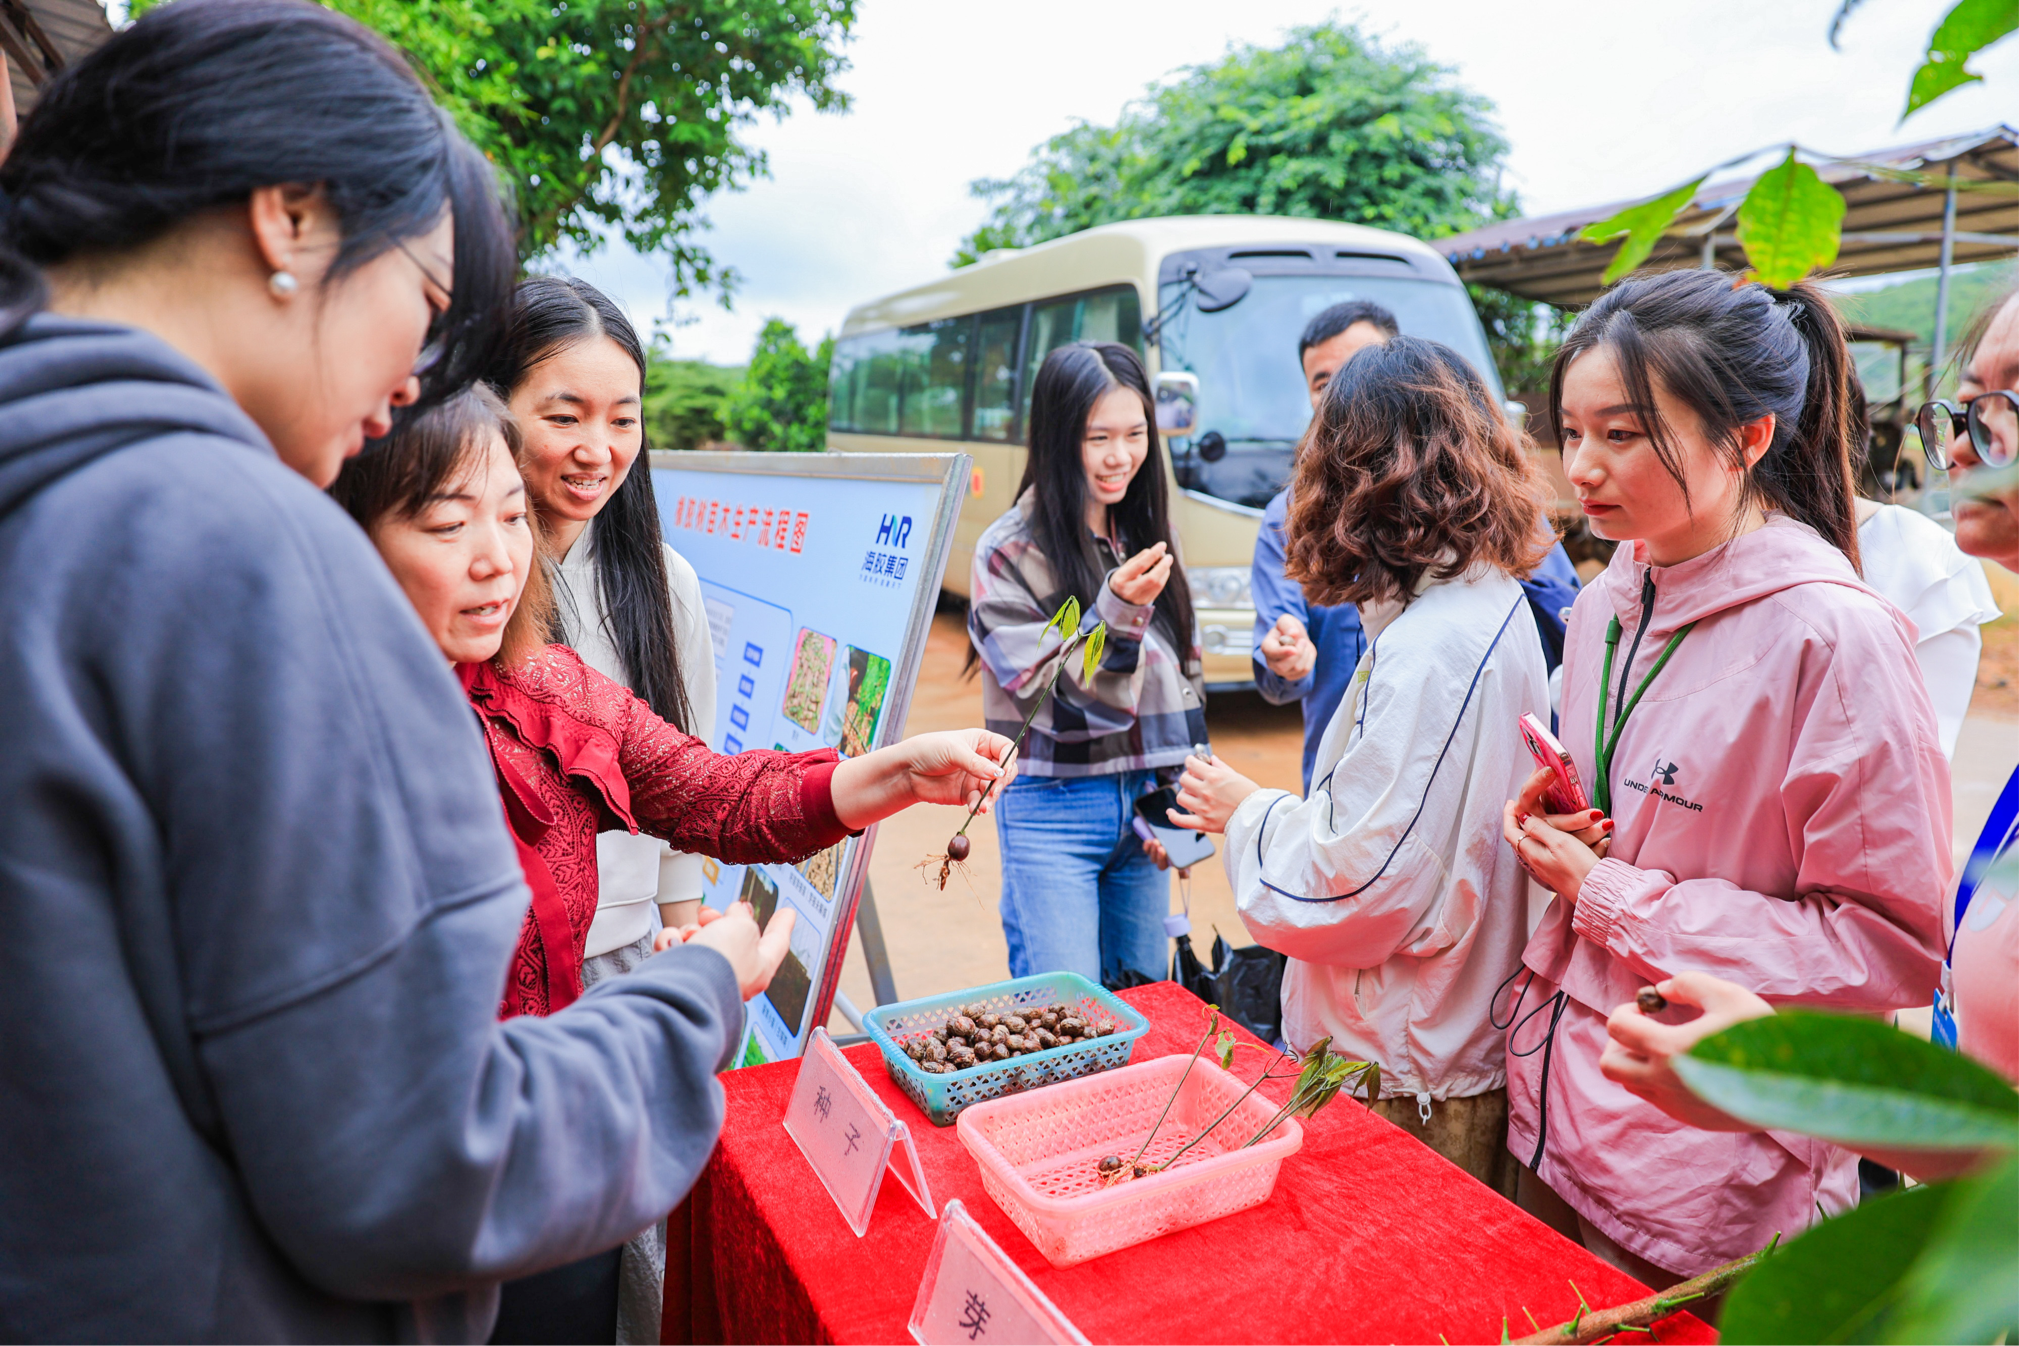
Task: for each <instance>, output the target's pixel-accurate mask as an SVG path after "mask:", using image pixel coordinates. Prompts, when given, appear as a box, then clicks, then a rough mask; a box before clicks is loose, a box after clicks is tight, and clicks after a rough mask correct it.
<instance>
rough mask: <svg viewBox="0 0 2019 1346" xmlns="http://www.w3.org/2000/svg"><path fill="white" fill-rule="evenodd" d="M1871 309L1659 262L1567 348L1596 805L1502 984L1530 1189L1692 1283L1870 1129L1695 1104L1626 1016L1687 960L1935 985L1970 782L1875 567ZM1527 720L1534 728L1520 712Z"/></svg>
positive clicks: (1754, 977) (1853, 982) (1760, 989)
mask: <svg viewBox="0 0 2019 1346" xmlns="http://www.w3.org/2000/svg"><path fill="white" fill-rule="evenodd" d="M1848 363H1849V354H1848V351H1847V349H1846V347H1845V344H1844V335H1843V328H1842V326H1841V324H1840V323H1839V322H1838V320H1837V318H1836V316H1835V314H1834V313H1833V312H1832V311H1831V309H1830V307H1829V304H1828V301H1827V299H1826V298H1825V297H1824V296H1823V295H1822V293H1821V292H1820V291H1818V290H1816V289H1814V288H1813V287H1810V286H1806V285H1798V286H1796V287H1795V288H1794V289H1792V290H1789V291H1774V290H1769V289H1767V288H1766V287H1764V286H1761V285H1758V284H1746V285H1739V286H1736V287H1734V286H1733V284H1732V280H1731V278H1730V277H1729V276H1725V275H1722V274H1719V273H1717V272H1713V271H1687V272H1672V273H1669V274H1667V275H1662V276H1656V277H1652V278H1649V279H1645V280H1634V281H1628V282H1627V283H1625V284H1622V285H1620V286H1618V287H1616V288H1615V289H1613V290H1611V291H1609V292H1608V293H1607V294H1606V295H1604V296H1603V297H1602V298H1600V299H1599V301H1598V302H1597V303H1596V304H1594V305H1593V306H1592V307H1591V309H1590V310H1588V311H1587V312H1586V314H1585V315H1584V317H1583V318H1582V319H1581V320H1580V321H1579V323H1578V326H1577V329H1576V330H1575V331H1574V332H1573V333H1572V334H1571V336H1570V339H1569V340H1568V341H1566V342H1565V343H1564V346H1563V350H1562V352H1561V353H1560V354H1559V355H1558V357H1557V363H1556V368H1555V371H1554V374H1553V377H1552V380H1551V389H1550V401H1551V413H1552V415H1553V416H1555V418H1556V423H1557V425H1558V426H1559V428H1560V430H1561V433H1562V442H1563V446H1564V451H1565V453H1566V455H1567V456H1568V462H1567V467H1568V471H1569V474H1570V478H1571V481H1572V482H1573V484H1574V485H1575V486H1576V487H1577V492H1578V499H1579V502H1580V504H1581V505H1582V506H1583V508H1584V512H1585V515H1586V517H1587V518H1588V519H1589V520H1590V522H1591V526H1592V528H1593V530H1594V531H1595V532H1597V533H1599V534H1600V535H1601V536H1604V537H1607V538H1610V539H1613V540H1616V541H1617V542H1619V544H1620V546H1619V548H1618V550H1617V551H1616V552H1615V553H1614V554H1613V558H1612V563H1611V564H1610V566H1608V567H1607V569H1606V571H1605V573H1604V575H1602V576H1601V577H1600V579H1599V580H1598V582H1596V583H1594V584H1593V585H1591V586H1590V587H1589V588H1587V589H1586V590H1585V591H1584V592H1583V593H1582V594H1580V595H1579V597H1578V601H1577V604H1576V607H1575V608H1574V609H1573V610H1572V614H1571V620H1570V629H1569V633H1568V637H1567V640H1566V644H1565V649H1564V683H1563V703H1562V717H1561V723H1562V726H1563V738H1564V743H1565V746H1566V747H1567V748H1569V750H1570V752H1571V755H1572V756H1573V758H1574V759H1575V760H1576V764H1577V770H1578V772H1579V774H1580V777H1581V779H1582V780H1583V781H1585V782H1587V783H1588V786H1589V789H1590V793H1591V805H1592V807H1591V808H1590V809H1589V810H1588V811H1583V812H1579V813H1576V814H1565V815H1556V816H1545V814H1544V805H1543V804H1542V802H1541V799H1542V792H1543V789H1544V785H1545V781H1546V777H1543V776H1542V775H1541V774H1540V773H1538V775H1537V777H1536V778H1535V779H1533V780H1531V782H1530V783H1529V786H1528V787H1527V788H1526V789H1525V790H1524V791H1523V793H1522V796H1521V798H1520V799H1519V800H1515V801H1510V802H1509V804H1508V805H1507V813H1506V819H1505V828H1506V832H1507V837H1508V840H1509V841H1510V842H1511V843H1512V844H1513V845H1514V847H1515V850H1516V853H1517V854H1518V855H1519V856H1520V857H1521V859H1522V861H1523V863H1524V864H1526V865H1527V866H1528V868H1529V870H1530V872H1532V873H1533V874H1534V875H1535V876H1536V878H1537V879H1538V880H1539V881H1540V882H1541V883H1542V884H1543V886H1545V887H1546V888H1548V889H1550V890H1551V891H1552V892H1554V893H1555V894H1556V900H1555V901H1554V902H1552V903H1551V905H1550V907H1549V909H1548V911H1547V913H1546V914H1545V915H1544V917H1543V920H1542V924H1541V925H1540V926H1539V927H1538V928H1537V930H1536V932H1535V934H1534V936H1533V937H1532V938H1531V939H1530V941H1529V944H1528V947H1527V949H1526V951H1525V953H1524V955H1523V962H1524V963H1525V965H1526V967H1525V970H1524V971H1523V972H1522V973H1520V974H1518V975H1517V977H1516V978H1515V979H1514V980H1513V981H1511V982H1510V983H1509V985H1508V987H1507V988H1506V990H1505V991H1504V992H1503V994H1502V996H1501V997H1500V998H1499V1000H1498V1002H1497V1004H1496V1011H1497V1014H1498V1015H1499V1017H1500V1019H1501V1021H1502V1022H1506V1023H1508V1024H1509V1025H1510V1031H1509V1035H1508V1094H1509V1112H1510V1119H1509V1127H1508V1143H1509V1145H1510V1146H1511V1147H1512V1148H1513V1150H1514V1152H1515V1155H1516V1157H1517V1158H1518V1159H1519V1160H1520V1161H1521V1162H1522V1163H1523V1164H1524V1165H1525V1166H1526V1170H1527V1171H1526V1172H1524V1173H1523V1174H1522V1175H1521V1197H1522V1204H1523V1205H1524V1206H1526V1207H1527V1208H1528V1209H1529V1210H1530V1211H1532V1212H1534V1213H1535V1214H1537V1215H1540V1216H1542V1217H1543V1218H1544V1219H1546V1220H1548V1221H1549V1222H1550V1223H1552V1224H1554V1225H1556V1226H1557V1227H1558V1228H1559V1229H1561V1230H1563V1232H1565V1233H1567V1234H1570V1235H1571V1236H1572V1237H1576V1238H1579V1239H1580V1240H1581V1241H1582V1242H1584V1243H1585V1245H1586V1246H1587V1247H1590V1248H1591V1249H1592V1250H1593V1251H1595V1252H1598V1253H1600V1254H1601V1255H1602V1256H1605V1257H1607V1258H1608V1259H1609V1260H1612V1261H1614V1262H1616V1263H1617V1264H1619V1265H1621V1266H1623V1267H1625V1268H1626V1269H1627V1270H1629V1271H1630V1272H1633V1273H1634V1274H1636V1275H1638V1276H1639V1277H1641V1278H1642V1279H1643V1280H1646V1281H1649V1282H1650V1283H1652V1284H1654V1285H1656V1286H1661V1285H1666V1284H1671V1283H1673V1282H1674V1281H1676V1280H1679V1279H1682V1278H1684V1277H1687V1276H1691V1275H1695V1274H1697V1273H1699V1272H1702V1271H1704V1270H1707V1269H1709V1268H1710V1267H1712V1266H1714V1265H1716V1264H1717V1263H1719V1262H1722V1261H1725V1260H1728V1259H1730V1258H1733V1257H1737V1256H1740V1255H1742V1254H1744V1253H1748V1252H1752V1251H1754V1250H1756V1249H1758V1248H1760V1247H1762V1246H1764V1245H1765V1244H1766V1243H1767V1242H1768V1241H1769V1240H1770V1239H1772V1238H1773V1236H1774V1235H1775V1234H1776V1233H1780V1234H1784V1235H1793V1234H1794V1233H1796V1232H1798V1231H1799V1230H1801V1229H1804V1228H1806V1227H1807V1226H1808V1225H1809V1224H1810V1223H1812V1222H1813V1221H1814V1220H1815V1219H1816V1218H1817V1215H1818V1212H1823V1213H1834V1212H1835V1211H1837V1210H1840V1209H1842V1208H1843V1207H1845V1206H1848V1205H1850V1204H1851V1203H1852V1202H1853V1200H1854V1199H1855V1197H1856V1192H1857V1168H1856V1162H1855V1160H1854V1158H1853V1157H1852V1156H1851V1155H1850V1154H1849V1153H1848V1152H1846V1151H1844V1150H1840V1149H1837V1148H1836V1147H1834V1146H1831V1145H1827V1144H1824V1143H1822V1142H1820V1141H1815V1140H1811V1139H1808V1138H1805V1137H1800V1136H1794V1135H1784V1134H1780V1133H1771V1132H1769V1133H1756V1134H1735V1133H1713V1132H1706V1131H1700V1130H1697V1129H1696V1128H1694V1127H1690V1126H1686V1125H1684V1124H1682V1123H1680V1122H1677V1121H1676V1120H1674V1119H1673V1118H1671V1117H1669V1116H1668V1115H1667V1114H1665V1113H1663V1112H1662V1111H1660V1110H1659V1109H1657V1108H1655V1107H1654V1106H1652V1105H1651V1104H1649V1103H1647V1102H1645V1101H1643V1100H1642V1099H1640V1098H1637V1097H1636V1096H1634V1095H1633V1094H1631V1093H1629V1092H1627V1091H1626V1090H1625V1089H1623V1088H1621V1087H1620V1086H1619V1085H1617V1084H1615V1083H1613V1082H1612V1081H1610V1080H1608V1079H1606V1078H1605V1077H1604V1076H1603V1075H1602V1074H1601V1073H1600V1072H1599V1058H1600V1056H1601V1055H1602V1054H1603V1051H1604V1047H1605V1043H1606V1016H1607V1015H1608V1014H1609V1013H1610V1012H1611V1010H1612V1008H1613V1007H1614V1006H1616V1005H1618V1004H1620V1002H1622V1001H1624V1000H1631V999H1633V996H1634V992H1635V991H1636V990H1637V989H1638V988H1639V987H1641V986H1643V985H1646V984H1648V983H1651V982H1657V981H1661V980H1663V979H1664V978H1667V977H1670V976H1672V975H1674V974H1676V973H1679V972H1684V971H1698V972H1708V973H1712V974H1715V975H1717V976H1721V977H1725V978H1728V979H1730V980H1733V981H1736V982H1738V983H1740V984H1742V985H1744V986H1746V987H1749V988H1751V989H1752V990H1754V991H1756V992H1757V993H1758V994H1760V995H1761V996H1763V997H1765V998H1766V999H1767V1000H1768V1001H1770V1002H1774V1003H1780V1004H1788V1003H1800V1004H1810V1005H1818V1006H1829V1007H1831V1008H1834V1009H1840V1010H1853V1011H1861V1012H1871V1013H1881V1012H1885V1011H1890V1010H1896V1009H1902V1008H1905V1007H1907V1006H1910V1005H1924V1004H1927V1003H1928V1000H1929V997H1930V995H1931V993H1932V992H1933V990H1934V988H1935V983H1936V976H1937V968H1938V966H1939V960H1940V918H1939V914H1938V913H1939V908H1940V901H1941V895H1942V893H1943V891H1944V889H1945V888H1946V887H1947V885H1948V881H1949V872H1950V856H1949V833H1950V815H1949V774H1948V765H1947V762H1946V760H1945V758H1944V757H1943V754H1942V749H1941V744H1940V741H1939V737H1938V734H1937V730H1936V725H1935V719H1934V714H1933V711H1932V710H1931V708H1930V706H1929V702H1928V696H1927V693H1926V691H1925V690H1924V689H1923V686H1922V683H1921V678H1920V674H1919V672H1918V670H1917V667H1916V665H1915V662H1914V633H1913V630H1912V627H1911V625H1910V624H1909V623H1908V622H1907V621H1906V620H1905V619H1904V618H1903V617H1901V616H1900V614H1899V613H1898V612H1897V611H1896V610H1895V609H1894V608H1893V607H1892V606H1891V605H1890V604H1888V603H1887V602H1886V601H1885V600H1884V599H1882V598H1880V597H1879V596H1878V595H1877V594H1876V593H1874V592H1873V591H1872V590H1870V589H1869V588H1867V587H1866V586H1865V585H1864V584H1863V583H1862V582H1860V580H1859V578H1858V570H1857V563H1858V554H1857V524H1856V518H1855V515H1854V513H1853V508H1852V487H1851V475H1850V466H1849V458H1848V453H1847V444H1848V435H1847V428H1848V426H1847V419H1846V416H1845V409H1846V406H1847V396H1846V389H1847V387H1848ZM1510 732H1511V727H1510Z"/></svg>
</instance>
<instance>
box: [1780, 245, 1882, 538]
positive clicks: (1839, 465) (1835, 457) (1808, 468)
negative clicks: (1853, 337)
mask: <svg viewBox="0 0 2019 1346" xmlns="http://www.w3.org/2000/svg"><path fill="white" fill-rule="evenodd" d="M1774 299H1775V302H1776V303H1777V304H1785V305H1786V306H1787V315H1788V323H1789V325H1790V326H1792V327H1793V328H1794V329H1795V334H1796V335H1797V336H1798V337H1800V338H1801V341H1802V344H1803V346H1805V347H1806V348H1807V354H1808V364H1809V370H1808V380H1807V386H1806V387H1805V388H1804V390H1803V397H1802V411H1801V416H1800V418H1799V419H1798V420H1797V422H1796V425H1795V434H1794V438H1793V440H1792V441H1790V443H1789V445H1788V447H1789V449H1790V450H1791V451H1792V455H1793V457H1794V458H1795V462H1794V463H1791V464H1787V465H1785V466H1784V467H1782V468H1781V471H1782V472H1783V473H1784V477H1783V489H1784V490H1785V491H1786V492H1787V493H1788V495H1790V496H1791V497H1793V498H1795V499H1797V500H1799V502H1800V505H1801V508H1800V509H1799V510H1797V511H1791V512H1794V513H1795V514H1796V517H1798V518H1801V519H1803V521H1804V522H1806V523H1809V524H1810V525H1811V526H1812V527H1814V528H1815V529H1816V531H1818V532H1819V533H1821V534H1823V536H1824V537H1826V538H1829V540H1830V541H1832V542H1834V543H1836V544H1837V547H1838V549H1839V550H1841V551H1842V552H1843V553H1844V555H1845V556H1846V557H1848V558H1849V559H1850V562H1851V565H1852V567H1853V568H1854V569H1856V570H1858V571H1859V573H1861V574H1862V573H1863V571H1864V565H1863V562H1862V560H1861V558H1860V557H1859V555H1858V523H1857V506H1856V504H1855V500H1856V495H1857V488H1856V485H1855V481H1854V476H1853V471H1852V467H1851V446H1852V443H1853V441H1854V438H1856V436H1854V434H1853V427H1852V425H1851V402H1852V399H1851V385H1852V383H1853V382H1854V381H1855V380H1856V378H1857V372H1856V367H1855V366H1854V365H1853V363H1852V361H1851V347H1850V338H1849V333H1848V332H1846V330H1845V328H1844V323H1843V319H1841V318H1839V317H1838V316H1837V310H1836V308H1835V307H1834V306H1833V305H1832V304H1831V303H1830V300H1829V296H1828V295H1826V294H1825V293H1824V292H1823V290H1822V289H1821V288H1820V287H1818V286H1817V285H1815V284H1814V283H1813V282H1811V281H1797V282H1795V284H1793V285H1792V286H1790V287H1789V288H1788V289H1786V290H1780V291H1775V292H1774Z"/></svg>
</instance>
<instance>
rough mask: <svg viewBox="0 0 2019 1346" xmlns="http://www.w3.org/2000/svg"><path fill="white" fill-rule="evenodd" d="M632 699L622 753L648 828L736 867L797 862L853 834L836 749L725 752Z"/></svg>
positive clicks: (635, 809) (634, 808) (637, 812)
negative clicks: (844, 821)
mask: <svg viewBox="0 0 2019 1346" xmlns="http://www.w3.org/2000/svg"><path fill="white" fill-rule="evenodd" d="M626 698H627V700H628V701H629V703H630V704H629V705H628V706H627V707H626V710H627V712H628V713H627V715H626V716H625V721H624V731H623V747H622V749H621V758H620V760H621V761H622V763H623V767H624V779H625V780H626V781H628V782H629V783H630V786H631V814H632V816H633V817H634V818H636V819H637V820H638V827H639V829H640V830H641V831H645V832H650V833H651V834H652V835H653V836H656V837H660V838H663V839H664V840H666V841H668V842H671V843H672V844H673V845H674V846H675V847H677V848H679V849H680V850H683V851H694V852H698V853H699V854H702V855H712V856H714V857H716V858H717V859H719V860H725V861H727V862H728V863H730V864H732V865H739V864H750V863H753V862H757V861H773V862H777V861H792V862H796V861H799V860H803V859H805V858H806V857H807V856H809V855H812V854H814V853H815V852H816V851H822V850H825V849H827V848H828V847H829V846H832V845H834V844H835V843H836V842H838V841H840V840H841V839H842V838H843V837H845V836H847V835H848V829H847V828H846V827H843V826H842V825H841V819H840V818H838V817H836V816H835V812H834V791H833V778H834V768H835V767H836V766H838V765H839V764H840V758H839V757H838V756H836V754H835V752H834V750H833V749H831V748H825V749H822V750H821V751H819V752H817V753H789V752H770V751H762V750H753V751H750V752H740V753H737V754H736V755H735V756H733V757H724V756H722V755H721V754H720V753H715V752H711V751H709V749H708V745H707V744H706V743H703V742H702V741H701V740H700V739H698V738H690V737H689V736H687V735H686V734H683V733H681V732H680V731H679V730H678V729H675V728H674V727H673V726H672V725H670V724H668V723H666V722H665V721H664V720H662V719H660V718H659V717H658V716H657V715H654V714H653V713H652V708H651V707H650V706H647V705H646V704H645V703H644V702H643V701H640V700H639V699H638V698H637V697H635V696H631V695H630V694H629V693H628V691H627V692H626Z"/></svg>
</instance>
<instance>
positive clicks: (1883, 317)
mask: <svg viewBox="0 0 2019 1346" xmlns="http://www.w3.org/2000/svg"><path fill="white" fill-rule="evenodd" d="M2013 275H2014V266H2013V264H2012V263H2010V262H1999V263H1990V264H1986V265H1982V266H1976V267H1972V268H1970V269H1969V270H1967V271H1960V270H1959V271H1955V272H1952V273H1951V274H1950V276H1949V323H1948V327H1949V333H1948V338H1947V340H1946V341H1945V342H1944V343H1943V344H1944V345H1945V346H1946V347H1947V349H1949V350H1952V351H1953V350H1955V349H1956V343H1957V341H1959V340H1960V339H1961V338H1962V336H1963V333H1964V331H1965V330H1966V329H1967V328H1968V327H1969V326H1970V319H1971V318H1973V317H1975V316H1976V313H1977V309H1978V306H1979V305H1980V304H1982V303H1983V302H1984V301H1985V300H1987V299H1990V298H1991V297H1992V296H1993V295H1996V294H1998V293H1999V292H2001V291H2002V290H2004V289H2005V287H2007V286H2009V285H2011V284H2012V280H2013ZM1935 283H1936V278H1935V277H1934V276H1919V277H1916V278H1915V279H1913V280H1908V281H1902V282H1900V283H1899V284H1898V285H1888V286H1886V287H1885V288H1884V289H1879V290H1863V291H1859V292H1857V293H1848V294H1840V295H1839V298H1840V300H1841V301H1842V304H1843V312H1844V319H1845V321H1847V322H1851V323H1855V324H1859V325H1862V326H1865V327H1891V328H1895V329H1897V330H1899V331H1903V332H1914V333H1917V334H1919V336H1920V342H1919V344H1920V345H1921V346H1922V347H1923V349H1924V350H1925V348H1926V347H1928V346H1929V345H1931V344H1932V343H1933V341H1934V338H1935Z"/></svg>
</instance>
